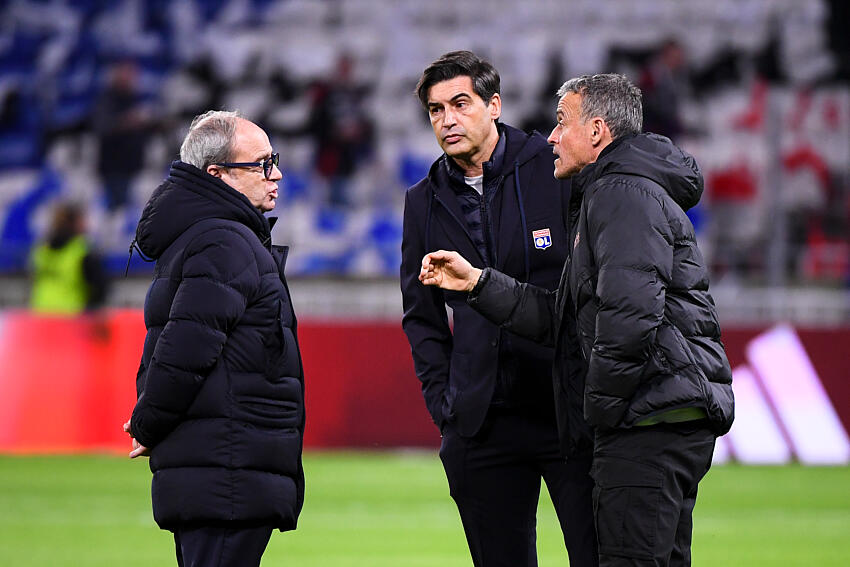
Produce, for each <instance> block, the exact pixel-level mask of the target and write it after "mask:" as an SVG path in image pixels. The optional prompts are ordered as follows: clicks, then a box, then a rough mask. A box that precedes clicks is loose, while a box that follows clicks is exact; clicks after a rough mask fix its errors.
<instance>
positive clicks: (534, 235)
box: [531, 228, 552, 250]
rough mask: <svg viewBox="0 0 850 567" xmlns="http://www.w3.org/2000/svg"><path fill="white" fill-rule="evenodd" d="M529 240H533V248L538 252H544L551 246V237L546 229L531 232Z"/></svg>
mask: <svg viewBox="0 0 850 567" xmlns="http://www.w3.org/2000/svg"><path fill="white" fill-rule="evenodd" d="M531 239H532V240H534V247H535V248H537V249H540V250H546V249H547V248H549V247H550V246H552V235H551V234H549V229H548V228H541V229H540V230H533V231H531Z"/></svg>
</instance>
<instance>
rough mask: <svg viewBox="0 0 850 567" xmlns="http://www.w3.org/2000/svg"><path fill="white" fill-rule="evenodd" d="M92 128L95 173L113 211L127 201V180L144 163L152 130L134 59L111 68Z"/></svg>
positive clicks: (129, 179) (133, 177)
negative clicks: (95, 155)
mask: <svg viewBox="0 0 850 567" xmlns="http://www.w3.org/2000/svg"><path fill="white" fill-rule="evenodd" d="M94 131H95V133H96V135H97V145H98V160H97V172H98V174H99V175H100V177H101V181H102V183H103V190H104V196H105V200H106V209H107V212H108V213H110V214H115V213H117V212H119V211H120V210H122V209H123V208H124V207H126V206H127V204H128V202H129V200H130V183H131V182H132V181H133V179H135V177H136V175H138V173H139V172H140V171H141V170H142V167H143V166H144V159H145V149H146V147H147V145H148V141H149V140H150V137H151V133H152V131H153V120H152V118H151V116H150V111H149V109H148V108H146V106H145V105H144V104H143V100H142V96H141V94H140V91H139V69H138V66H137V64H136V63H135V62H134V61H132V60H129V59H128V60H124V61H120V62H118V63H116V64H115V65H113V66H112V67H111V68H110V70H109V75H108V83H107V86H106V89H105V90H104V91H103V93H102V94H101V96H100V97H99V98H98V100H97V103H96V106H95V110H94Z"/></svg>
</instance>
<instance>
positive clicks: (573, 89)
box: [558, 73, 643, 140]
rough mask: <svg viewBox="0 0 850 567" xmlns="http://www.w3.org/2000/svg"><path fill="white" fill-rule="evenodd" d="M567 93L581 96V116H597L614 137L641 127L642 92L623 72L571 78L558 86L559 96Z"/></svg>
mask: <svg viewBox="0 0 850 567" xmlns="http://www.w3.org/2000/svg"><path fill="white" fill-rule="evenodd" d="M567 93H577V94H579V95H581V119H582V121H583V122H584V121H587V120H589V119H590V118H593V117H595V116H598V117H600V118H602V119H603V120H604V121H605V124H607V125H608V129H609V130H611V136H612V137H613V138H614V139H615V140H616V139H617V138H619V137H621V136H625V135H628V134H640V132H641V130H642V129H643V105H642V104H641V92H640V89H639V88H637V87H636V86H635V85H634V84H632V82H631V81H629V79H628V78H627V77H626V76H625V75H618V74H615V73H604V74H599V75H582V76H581V77H576V78H574V79H570V80H569V81H567V82H566V83H564V84H563V85H561V88H560V89H558V99H560V98H561V97H562V96H564V95H565V94H567Z"/></svg>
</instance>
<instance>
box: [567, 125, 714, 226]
mask: <svg viewBox="0 0 850 567" xmlns="http://www.w3.org/2000/svg"><path fill="white" fill-rule="evenodd" d="M612 173H619V174H625V175H640V176H641V177H646V178H647V179H651V180H652V181H654V182H656V183H658V184H659V185H661V186H662V187H663V188H664V190H665V191H667V193H668V194H669V195H670V197H671V198H672V199H673V200H674V201H675V202H676V204H678V205H679V206H680V207H682V210H685V211H687V210H688V209H690V208H691V207H693V206H694V205H696V204H697V203H698V202H699V199H700V197H701V196H702V191H703V178H702V173H701V172H700V169H699V166H698V165H697V162H696V160H695V159H694V157H693V156H692V155H690V154H688V153H687V152H685V151H683V150H681V149H680V148H679V147H678V146H676V145H675V144H673V142H671V141H670V140H669V139H668V138H665V137H664V136H659V135H658V134H651V133H644V134H637V135H635V136H625V137H623V138H620V139H618V140H616V141H614V142H612V143H611V145H610V146H608V147H607V148H605V149H604V150H603V151H602V153H601V154H600V155H599V159H597V160H596V162H594V163H592V164H590V165H588V166H587V167H585V168H584V169H583V170H582V171H581V172H580V173H579V174H578V175H577V176H576V179H575V182H574V183H573V187H574V188H578V189H579V190H580V189H583V188H584V187H587V186H588V185H590V184H591V183H593V182H594V181H596V180H597V179H599V178H600V177H602V176H604V175H609V174H612Z"/></svg>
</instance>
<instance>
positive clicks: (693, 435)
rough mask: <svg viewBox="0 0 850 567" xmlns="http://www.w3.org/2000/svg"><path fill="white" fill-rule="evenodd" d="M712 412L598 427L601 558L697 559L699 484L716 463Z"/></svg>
mask: <svg viewBox="0 0 850 567" xmlns="http://www.w3.org/2000/svg"><path fill="white" fill-rule="evenodd" d="M715 439H716V438H715V435H714V433H713V432H712V431H711V430H710V429H709V428H708V422H707V421H706V420H700V421H695V422H684V423H676V424H664V423H661V424H658V425H652V426H647V427H635V428H632V429H626V430H608V431H601V430H600V431H597V432H596V443H595V447H594V459H593V468H592V471H591V474H592V475H593V478H594V480H595V481H596V488H595V489H594V493H593V506H594V514H595V516H596V529H597V535H598V537H599V564H600V565H602V566H604V567H613V566H617V567H620V566H635V565H641V566H676V567H678V566H683V565H684V566H687V565H690V564H691V534H692V532H693V522H692V514H693V510H694V505H695V504H696V500H697V486H698V485H699V481H700V480H701V479H702V478H703V477H704V476H705V473H706V472H708V469H709V467H710V466H711V457H712V454H713V452H714V442H715Z"/></svg>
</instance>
